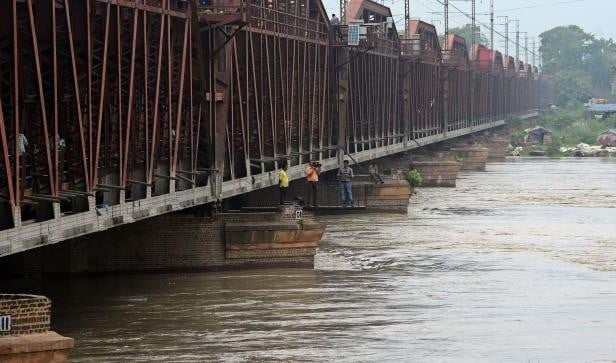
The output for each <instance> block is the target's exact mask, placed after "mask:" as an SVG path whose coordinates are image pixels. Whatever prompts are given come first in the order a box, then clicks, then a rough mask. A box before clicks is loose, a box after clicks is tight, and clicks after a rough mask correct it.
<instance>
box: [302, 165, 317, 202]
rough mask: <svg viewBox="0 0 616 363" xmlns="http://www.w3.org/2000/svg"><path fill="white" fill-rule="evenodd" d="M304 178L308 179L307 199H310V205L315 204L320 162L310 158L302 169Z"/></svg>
mask: <svg viewBox="0 0 616 363" xmlns="http://www.w3.org/2000/svg"><path fill="white" fill-rule="evenodd" d="M304 172H305V173H306V179H307V180H308V201H307V202H310V201H312V206H313V207H316V206H317V185H318V184H319V174H321V164H320V163H317V162H316V161H312V160H310V163H309V164H308V166H307V167H306V169H305V170H304Z"/></svg>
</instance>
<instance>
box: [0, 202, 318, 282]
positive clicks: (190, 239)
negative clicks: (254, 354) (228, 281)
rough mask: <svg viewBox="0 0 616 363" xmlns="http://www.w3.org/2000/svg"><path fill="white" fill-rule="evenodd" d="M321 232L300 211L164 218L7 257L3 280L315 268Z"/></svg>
mask: <svg viewBox="0 0 616 363" xmlns="http://www.w3.org/2000/svg"><path fill="white" fill-rule="evenodd" d="M324 232H325V228H324V226H322V225H321V224H319V223H317V222H316V221H315V219H314V218H313V216H312V215H311V214H310V213H308V212H304V211H303V210H302V209H301V208H300V207H297V206H295V205H285V206H283V207H281V208H280V209H279V210H278V211H276V212H257V213H249V212H246V213H223V214H218V215H213V216H208V217H203V216H197V215H193V214H167V215H162V216H158V217H153V218H150V219H145V220H143V221H139V222H135V223H132V224H127V225H123V226H119V227H116V228H112V229H109V230H106V231H104V232H99V233H94V234H91V235H87V236H84V237H79V238H74V239H71V240H67V241H64V242H61V243H60V244H56V245H50V246H46V247H41V248H37V249H33V250H30V251H26V252H24V253H21V254H16V255H11V256H7V257H5V258H3V259H1V260H0V272H2V273H4V274H47V273H60V274H71V273H112V272H131V271H133V272H137V271H174V270H177V271H185V270H217V269H237V268H253V267H272V266H276V267H312V266H313V264H314V255H315V254H316V249H317V247H318V245H319V241H320V240H321V237H322V236H323V233H324Z"/></svg>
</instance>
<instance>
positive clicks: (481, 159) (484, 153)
mask: <svg viewBox="0 0 616 363" xmlns="http://www.w3.org/2000/svg"><path fill="white" fill-rule="evenodd" d="M451 152H452V153H454V155H456V158H457V160H459V161H460V162H461V163H462V168H461V170H472V171H485V170H486V162H487V160H488V155H489V154H490V149H488V148H486V147H481V146H461V147H454V148H451Z"/></svg>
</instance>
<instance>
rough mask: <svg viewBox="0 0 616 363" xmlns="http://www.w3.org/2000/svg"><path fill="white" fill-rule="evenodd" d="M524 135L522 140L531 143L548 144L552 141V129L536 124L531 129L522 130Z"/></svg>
mask: <svg viewBox="0 0 616 363" xmlns="http://www.w3.org/2000/svg"><path fill="white" fill-rule="evenodd" d="M524 131H525V132H526V136H525V137H524V141H525V142H526V143H529V144H533V145H550V143H552V130H550V129H546V128H545V127H541V126H537V127H535V128H532V129H526V130H524Z"/></svg>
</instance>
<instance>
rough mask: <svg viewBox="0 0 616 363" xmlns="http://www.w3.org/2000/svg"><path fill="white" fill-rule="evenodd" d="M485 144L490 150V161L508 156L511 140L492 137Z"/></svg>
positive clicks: (501, 159) (500, 159)
mask: <svg viewBox="0 0 616 363" xmlns="http://www.w3.org/2000/svg"><path fill="white" fill-rule="evenodd" d="M483 146H485V147H486V148H488V149H489V150H490V153H489V155H488V161H503V160H505V158H506V157H507V151H508V149H509V140H507V139H504V138H492V139H490V140H488V141H486V142H485V143H484V144H483Z"/></svg>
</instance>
